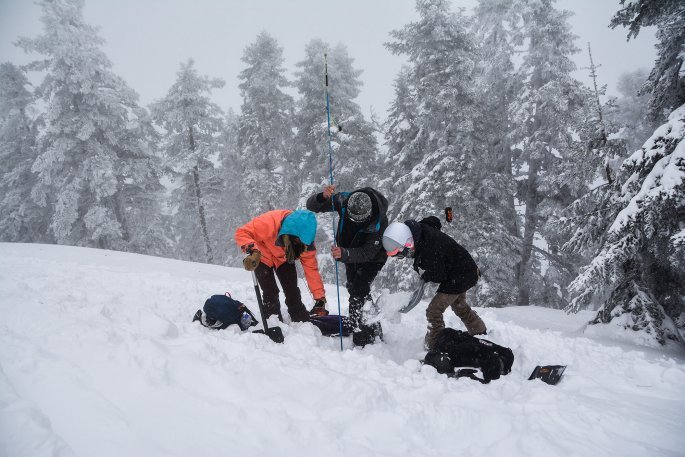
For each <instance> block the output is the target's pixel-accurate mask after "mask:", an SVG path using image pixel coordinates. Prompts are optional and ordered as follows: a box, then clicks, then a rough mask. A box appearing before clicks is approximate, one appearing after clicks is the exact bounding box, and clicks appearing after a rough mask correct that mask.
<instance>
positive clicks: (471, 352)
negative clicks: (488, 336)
mask: <svg viewBox="0 0 685 457" xmlns="http://www.w3.org/2000/svg"><path fill="white" fill-rule="evenodd" d="M423 363H425V364H426V365H430V366H432V367H435V369H436V370H438V373H441V374H446V375H447V376H450V377H455V378H460V377H468V378H471V379H475V380H476V381H478V382H481V383H483V384H487V383H489V382H490V381H492V380H493V379H499V377H500V376H502V375H506V374H508V373H509V372H511V366H512V365H513V363H514V353H513V352H512V350H511V349H509V348H506V347H504V346H500V345H498V344H495V343H493V342H492V341H488V340H484V339H480V338H476V337H475V336H471V335H469V334H468V333H467V332H462V331H461V330H455V329H452V328H445V329H443V330H441V331H440V333H438V336H437V338H436V340H435V347H434V349H432V350H431V351H429V352H428V354H426V357H425V358H424V360H423ZM460 367H462V368H463V369H459V370H456V371H455V369H457V368H460ZM477 370H480V371H481V373H482V374H483V378H479V377H477V376H476V375H475V373H476V372H477Z"/></svg>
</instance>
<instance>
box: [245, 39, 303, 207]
mask: <svg viewBox="0 0 685 457" xmlns="http://www.w3.org/2000/svg"><path fill="white" fill-rule="evenodd" d="M242 61H243V62H245V63H246V64H247V68H245V69H244V70H243V71H242V72H241V73H240V80H241V81H242V82H241V83H240V92H241V95H242V97H243V103H242V106H241V115H240V119H239V124H240V130H239V137H238V138H239V140H238V141H239V148H240V152H241V158H242V161H243V163H244V169H243V176H242V183H243V188H244V189H245V190H248V191H249V193H250V195H251V198H250V199H249V201H248V206H249V211H250V213H251V214H253V215H256V214H259V213H262V212H264V211H269V210H273V209H279V208H286V207H292V206H293V205H294V204H295V202H296V198H297V196H298V194H299V188H297V180H296V179H295V176H296V175H297V171H298V170H297V168H295V167H293V163H296V162H294V161H293V157H292V156H291V148H292V139H293V103H294V102H293V99H292V97H291V96H290V95H288V94H286V93H285V92H284V89H285V88H287V87H288V86H290V83H289V82H288V80H287V79H286V77H285V75H284V72H285V69H284V68H283V61H284V59H283V49H282V48H281V47H280V46H278V43H277V42H276V40H275V39H274V38H273V37H271V36H270V35H269V34H267V33H266V32H262V33H260V34H259V35H258V36H257V40H256V41H255V42H254V43H253V44H251V45H249V46H248V47H247V48H246V49H245V52H244V54H243V57H242Z"/></svg>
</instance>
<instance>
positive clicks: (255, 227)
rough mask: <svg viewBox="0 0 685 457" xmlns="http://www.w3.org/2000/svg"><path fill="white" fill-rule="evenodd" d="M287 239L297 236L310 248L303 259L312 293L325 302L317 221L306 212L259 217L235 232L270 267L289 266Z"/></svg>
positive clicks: (286, 211) (270, 213) (284, 211)
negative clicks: (289, 236)
mask: <svg viewBox="0 0 685 457" xmlns="http://www.w3.org/2000/svg"><path fill="white" fill-rule="evenodd" d="M283 235H293V236H296V237H298V238H299V239H300V241H302V242H303V243H304V244H305V245H307V250H305V251H304V252H303V253H302V254H301V255H300V258H299V260H300V263H301V264H302V268H303V269H304V277H305V279H306V280H307V285H308V286H309V290H310V292H311V293H312V295H313V296H314V300H319V299H321V298H324V297H325V295H326V293H325V291H324V288H323V281H322V280H321V275H319V264H318V262H317V261H316V247H315V246H314V237H315V236H316V217H315V216H314V214H313V213H311V212H310V211H306V210H302V209H301V210H297V211H294V212H293V211H291V210H289V209H277V210H274V211H268V212H266V213H264V214H262V215H260V216H257V217H255V218H254V219H252V220H251V221H250V222H248V223H247V224H245V225H243V226H242V227H239V228H238V229H237V230H236V231H235V241H236V243H238V246H240V248H241V249H242V250H243V252H245V250H246V249H247V248H248V246H250V245H253V246H254V248H255V249H257V250H258V251H259V252H260V253H261V254H262V257H261V260H260V261H261V262H262V263H263V264H264V265H266V266H269V267H272V268H278V267H280V266H281V265H283V264H284V263H285V262H286V258H285V248H284V247H283Z"/></svg>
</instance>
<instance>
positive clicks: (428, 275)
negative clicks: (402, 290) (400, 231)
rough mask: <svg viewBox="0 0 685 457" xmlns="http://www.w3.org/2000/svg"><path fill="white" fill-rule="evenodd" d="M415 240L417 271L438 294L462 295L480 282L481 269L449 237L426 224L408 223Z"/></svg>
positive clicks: (415, 266)
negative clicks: (432, 284) (431, 283)
mask: <svg viewBox="0 0 685 457" xmlns="http://www.w3.org/2000/svg"><path fill="white" fill-rule="evenodd" d="M405 224H407V226H409V229H410V230H411V233H412V237H413V238H414V249H415V251H414V270H416V271H417V272H418V273H419V274H420V275H421V279H423V280H424V281H426V282H437V283H439V284H440V287H438V292H442V293H444V294H460V293H462V292H466V291H467V290H469V289H470V288H471V287H473V286H475V285H476V282H478V267H477V266H476V262H475V261H474V260H473V258H472V257H471V255H470V254H469V252H468V251H467V250H466V249H465V248H464V247H463V246H461V245H460V244H459V243H457V242H456V241H454V239H452V237H450V236H449V235H447V234H445V233H443V232H441V231H440V230H437V229H436V228H435V227H433V226H431V225H429V224H426V223H425V222H423V221H421V222H416V221H414V220H409V221H405Z"/></svg>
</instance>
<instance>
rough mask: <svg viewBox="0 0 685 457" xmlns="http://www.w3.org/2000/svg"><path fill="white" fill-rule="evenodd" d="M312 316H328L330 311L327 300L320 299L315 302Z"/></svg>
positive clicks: (310, 312)
mask: <svg viewBox="0 0 685 457" xmlns="http://www.w3.org/2000/svg"><path fill="white" fill-rule="evenodd" d="M309 315H310V316H328V310H327V309H326V299H325V298H320V299H318V300H317V301H315V302H314V307H312V309H310V310H309Z"/></svg>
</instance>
